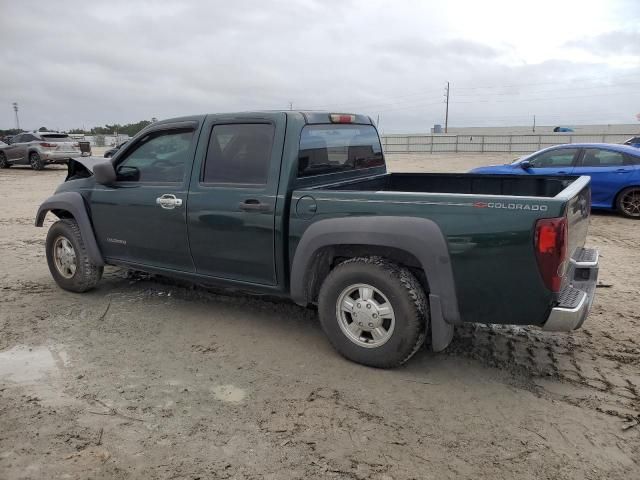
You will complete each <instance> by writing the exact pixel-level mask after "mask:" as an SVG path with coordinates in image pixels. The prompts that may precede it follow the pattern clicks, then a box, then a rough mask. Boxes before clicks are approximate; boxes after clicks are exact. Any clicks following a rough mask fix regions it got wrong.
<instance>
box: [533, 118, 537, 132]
mask: <svg viewBox="0 0 640 480" xmlns="http://www.w3.org/2000/svg"><path fill="white" fill-rule="evenodd" d="M533 133H536V116H535V115H534V116H533Z"/></svg>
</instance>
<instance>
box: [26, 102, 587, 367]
mask: <svg viewBox="0 0 640 480" xmlns="http://www.w3.org/2000/svg"><path fill="white" fill-rule="evenodd" d="M47 212H52V213H53V214H54V215H56V216H57V217H58V218H59V220H58V221H56V222H55V223H54V224H53V225H52V226H51V228H50V230H49V233H48V235H47V241H46V255H47V262H48V264H49V269H50V270H51V274H52V275H53V278H54V279H55V281H56V282H57V283H58V285H60V286H61V287H62V288H64V289H66V290H70V291H73V292H84V291H86V290H89V289H91V288H93V287H94V286H95V285H96V284H97V282H98V281H99V279H100V277H101V275H102V271H103V266H104V265H120V266H125V267H128V268H131V269H136V270H142V271H147V272H151V273H157V274H161V275H165V276H171V277H179V278H181V279H186V280H190V281H192V282H196V283H200V284H205V285H212V286H218V287H228V288H232V289H235V290H241V291H246V292H249V293H254V294H263V295H264V294H266V295H271V296H281V297H287V298H290V299H292V300H293V301H294V302H295V303H297V304H299V305H302V306H309V305H317V308H318V313H319V317H320V322H321V324H322V327H323V329H324V331H325V332H326V334H327V336H328V338H329V340H330V342H331V343H332V345H333V346H334V347H335V348H336V350H338V351H339V352H340V353H341V354H342V355H344V356H345V357H347V358H349V359H351V360H354V361H356V362H360V363H363V364H365V365H371V366H375V367H394V366H397V365H400V364H402V363H404V362H405V361H407V360H408V359H409V358H410V357H411V356H412V355H413V354H414V353H415V352H416V351H417V350H418V348H420V346H421V345H422V344H423V342H424V341H425V339H427V338H429V340H430V342H431V345H432V348H433V349H434V350H435V351H440V350H443V349H444V348H446V347H447V345H448V344H449V342H450V341H451V338H452V336H453V329H454V326H455V325H460V324H462V323H464V322H477V323H494V324H515V325H537V326H540V327H542V328H543V329H546V330H560V331H569V330H573V329H576V328H579V327H580V326H581V325H582V323H583V322H584V320H585V318H586V316H587V314H588V312H589V309H590V307H591V303H592V301H593V296H594V292H595V285H596V281H597V275H598V253H597V251H595V250H592V249H585V248H584V242H585V238H586V235H587V227H588V223H589V213H590V187H589V178H588V177H570V178H566V177H563V178H554V177H536V176H526V177H520V176H511V175H507V176H499V175H494V176H492V175H472V174H428V173H427V174H415V173H411V174H409V173H388V172H387V169H386V166H385V160H384V154H383V151H382V148H381V144H380V139H379V137H378V132H377V130H376V128H375V126H374V124H373V122H372V121H371V119H370V118H369V117H367V116H363V115H353V114H332V113H320V112H293V111H285V112H255V113H236V114H214V115H200V116H193V117H183V118H178V119H172V120H166V121H161V122H157V123H154V124H153V125H151V126H149V127H147V128H146V129H145V130H144V131H142V132H140V133H139V134H138V135H137V136H136V137H135V138H133V139H132V140H131V141H130V142H129V143H127V145H125V146H124V147H123V148H122V149H121V150H119V151H118V152H117V153H116V154H115V155H114V157H113V158H112V159H110V160H109V161H105V160H104V159H103V158H99V159H98V158H94V157H84V158H77V159H75V160H73V161H71V162H69V173H68V176H67V180H66V182H65V183H63V184H62V185H60V187H59V188H58V189H57V191H56V193H55V195H53V196H52V197H50V198H48V199H47V200H46V201H45V202H44V203H43V204H42V205H41V206H40V208H39V210H38V213H37V218H36V225H37V226H42V224H43V221H44V218H45V216H46V214H47Z"/></svg>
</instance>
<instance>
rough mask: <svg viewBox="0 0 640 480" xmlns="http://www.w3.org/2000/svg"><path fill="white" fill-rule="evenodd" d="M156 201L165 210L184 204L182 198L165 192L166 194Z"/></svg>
mask: <svg viewBox="0 0 640 480" xmlns="http://www.w3.org/2000/svg"><path fill="white" fill-rule="evenodd" d="M156 203H157V204H158V205H160V206H161V207H162V208H164V209H165V210H172V209H174V208H176V207H181V206H182V199H181V198H176V196H175V195H173V194H171V193H165V194H164V195H161V196H159V197H158V198H156Z"/></svg>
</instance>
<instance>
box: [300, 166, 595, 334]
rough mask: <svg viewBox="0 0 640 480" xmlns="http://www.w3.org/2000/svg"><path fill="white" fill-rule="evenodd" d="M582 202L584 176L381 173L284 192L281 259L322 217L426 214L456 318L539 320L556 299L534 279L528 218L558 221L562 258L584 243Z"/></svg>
mask: <svg viewBox="0 0 640 480" xmlns="http://www.w3.org/2000/svg"><path fill="white" fill-rule="evenodd" d="M589 199H590V188H589V178H588V177H562V178H561V177H542V176H526V177H524V176H511V175H474V174H432V173H386V174H385V173H381V174H378V175H372V176H369V177H365V178H361V179H343V180H342V181H341V182H327V183H325V184H324V185H315V186H310V187H302V188H299V189H296V190H294V192H293V195H292V205H293V206H294V207H293V208H292V215H291V223H290V225H291V230H290V233H289V239H290V244H289V245H290V255H291V257H290V258H293V254H294V252H295V248H296V246H297V242H298V241H299V238H300V236H301V235H302V234H303V232H304V230H305V229H306V228H307V227H308V226H309V225H311V224H313V223H314V222H317V221H321V220H323V219H327V218H337V217H342V216H349V217H367V216H373V217H393V218H400V217H403V218H421V219H426V220H429V221H431V222H433V223H435V224H436V225H437V227H438V229H439V230H440V232H441V233H442V235H443V237H444V241H445V242H446V245H447V250H448V255H449V257H450V259H451V268H452V270H453V276H454V278H455V284H456V294H457V298H458V302H459V309H460V316H461V318H462V320H463V321H471V322H481V323H509V324H521V325H525V324H531V323H532V321H531V318H532V317H533V318H537V319H538V320H537V322H534V323H537V324H542V322H544V320H546V319H547V317H548V314H549V311H548V310H549V308H550V305H554V302H557V300H558V299H557V295H554V294H552V293H551V292H550V291H549V290H548V289H546V288H545V286H544V285H543V283H542V277H541V275H540V272H539V269H538V264H537V260H536V255H535V252H534V244H535V229H536V222H537V221H538V220H539V219H541V218H558V217H563V216H565V217H566V219H567V230H568V236H567V244H566V247H567V255H568V258H571V257H573V256H574V255H576V254H579V252H580V251H581V249H582V247H583V246H584V242H585V238H586V236H587V228H588V224H589V221H588V220H589V205H590V200H589ZM402 233H403V232H398V234H402ZM362 238H363V240H364V239H365V238H366V235H364V234H363V237H362ZM576 252H577V253H576ZM567 280H568V279H567ZM517 285H523V286H524V285H526V286H527V288H522V289H518V288H514V286H517ZM507 292H508V298H506V297H505V294H507Z"/></svg>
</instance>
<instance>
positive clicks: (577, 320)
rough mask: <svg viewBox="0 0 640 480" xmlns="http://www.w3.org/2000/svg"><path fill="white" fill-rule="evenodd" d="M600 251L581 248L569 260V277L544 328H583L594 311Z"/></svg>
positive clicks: (563, 330) (566, 330) (566, 329)
mask: <svg viewBox="0 0 640 480" xmlns="http://www.w3.org/2000/svg"><path fill="white" fill-rule="evenodd" d="M599 260H600V258H599V255H598V251H597V250H595V249H587V248H582V249H580V250H578V251H577V252H576V253H575V254H574V255H573V257H572V258H571V261H570V266H569V272H568V275H569V278H570V279H571V280H570V281H569V283H568V284H567V285H565V286H564V288H563V289H562V291H561V292H560V297H559V298H558V305H557V306H555V307H554V308H552V309H551V313H550V314H549V317H548V318H547V321H546V322H545V324H544V325H543V327H542V328H543V330H550V331H562V332H568V331H570V330H575V329H577V328H580V327H581V326H582V324H583V323H584V321H585V320H586V318H587V316H588V315H589V310H591V304H592V303H593V297H594V296H595V292H596V284H597V283H598V264H599Z"/></svg>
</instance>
